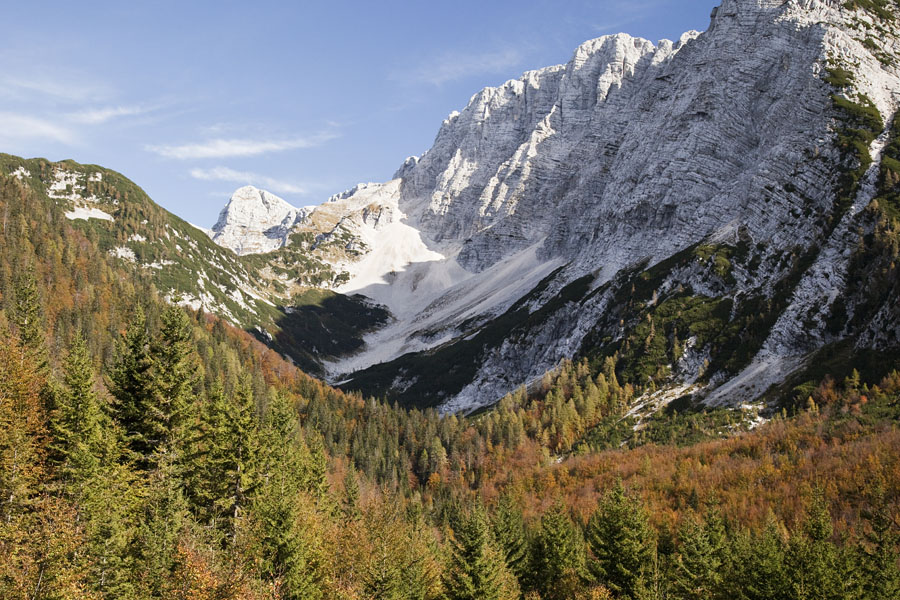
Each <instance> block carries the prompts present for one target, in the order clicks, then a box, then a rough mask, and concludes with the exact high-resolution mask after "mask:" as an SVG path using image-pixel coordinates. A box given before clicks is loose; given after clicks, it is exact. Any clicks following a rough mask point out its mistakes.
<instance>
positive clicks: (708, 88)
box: [311, 0, 900, 409]
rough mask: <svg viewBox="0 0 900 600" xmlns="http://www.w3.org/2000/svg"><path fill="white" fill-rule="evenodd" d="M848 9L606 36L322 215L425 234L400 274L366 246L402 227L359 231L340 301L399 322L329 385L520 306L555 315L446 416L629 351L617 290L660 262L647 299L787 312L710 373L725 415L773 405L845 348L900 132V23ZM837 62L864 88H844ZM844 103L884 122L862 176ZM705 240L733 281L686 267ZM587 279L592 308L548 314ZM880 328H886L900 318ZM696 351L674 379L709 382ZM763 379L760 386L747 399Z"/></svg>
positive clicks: (742, 12) (453, 399)
mask: <svg viewBox="0 0 900 600" xmlns="http://www.w3.org/2000/svg"><path fill="white" fill-rule="evenodd" d="M845 5H846V3H844V2H839V1H836V0H787V1H783V0H725V1H724V2H723V3H722V4H721V6H719V7H718V8H717V9H715V10H713V13H712V16H711V22H710V26H709V29H708V30H707V31H705V32H703V33H696V32H690V33H687V34H685V35H684V36H683V37H682V38H681V39H680V40H679V41H677V42H669V41H662V42H659V43H658V44H653V43H651V42H649V41H647V40H642V39H637V38H633V37H631V36H628V35H624V34H619V35H615V36H606V37H602V38H599V39H596V40H591V41H589V42H585V43H584V44H582V45H581V46H579V48H578V49H576V51H575V53H574V55H573V57H572V59H571V60H570V61H569V62H568V63H567V64H565V65H559V66H555V67H548V68H545V69H540V70H537V71H530V72H527V73H525V74H524V75H523V76H522V77H521V78H520V79H518V80H515V81H509V82H507V83H505V84H503V85H501V86H499V87H496V88H486V89H484V90H482V91H481V92H479V93H477V94H476V95H475V96H473V97H472V99H471V101H470V102H469V104H468V105H467V106H466V107H465V108H464V109H463V110H462V111H461V112H459V113H454V114H452V115H451V116H450V117H449V118H448V119H447V120H445V121H444V123H443V125H442V126H441V128H440V130H439V132H438V134H437V137H436V139H435V142H434V145H433V147H432V148H431V149H430V150H428V152H426V153H425V154H424V155H423V156H422V157H420V158H417V159H410V160H408V161H407V162H406V163H405V164H404V165H403V166H401V168H400V169H399V170H398V172H397V174H396V176H395V181H394V182H391V184H386V185H385V186H383V187H382V188H379V191H378V193H377V194H373V193H372V191H371V189H370V190H368V191H366V190H362V191H359V190H357V191H354V192H350V193H348V194H345V195H344V196H342V197H341V198H340V199H339V200H340V202H339V203H338V204H337V205H335V204H334V203H332V205H331V206H328V203H326V204H325V205H323V208H322V209H317V210H323V211H332V212H333V211H334V209H335V208H336V206H343V205H346V206H348V207H349V206H354V207H355V206H356V205H357V204H359V205H362V204H365V207H366V211H367V212H366V214H367V215H368V214H379V215H380V214H388V213H389V214H390V217H389V219H390V222H396V223H402V224H403V226H404V227H406V228H408V229H409V230H412V231H413V232H414V233H411V232H410V231H409V230H407V229H404V236H405V237H404V239H405V240H408V241H407V242H405V243H406V244H407V245H410V244H411V247H415V248H416V252H414V253H410V258H409V264H407V265H406V266H403V267H398V265H397V264H396V261H394V262H390V261H384V260H369V261H368V262H367V263H366V262H364V261H365V260H366V259H365V257H366V256H367V253H368V252H370V250H371V251H374V249H382V250H379V252H381V254H384V250H383V248H384V247H389V246H390V244H391V241H390V236H388V235H387V234H385V235H383V236H382V235H381V234H379V231H393V230H392V229H390V228H386V227H384V223H382V225H381V226H380V227H378V228H376V227H370V228H369V229H371V231H369V230H368V229H367V230H366V231H367V233H366V238H365V244H364V245H360V246H359V247H361V248H363V250H362V252H360V253H359V254H360V255H359V257H358V258H355V259H354V260H358V261H359V262H358V265H360V266H358V267H356V268H350V269H349V270H350V271H351V273H352V277H351V278H350V281H349V282H347V281H345V282H343V283H342V288H341V290H342V291H353V292H359V293H362V294H364V295H369V296H370V297H373V298H376V299H377V300H378V301H379V302H383V303H384V304H386V305H387V306H388V307H389V308H390V309H391V310H392V312H394V314H395V315H396V316H397V317H398V318H397V319H396V321H395V322H394V323H393V324H392V325H390V326H388V327H387V328H386V329H384V330H382V331H380V332H378V333H376V334H373V335H372V336H371V337H370V338H369V340H368V341H369V346H368V349H367V350H364V351H363V352H362V353H360V354H358V355H356V356H353V357H349V358H348V359H346V360H344V361H341V362H338V363H335V364H332V365H331V366H330V368H331V371H332V373H333V374H334V375H335V377H337V376H338V375H339V374H340V375H347V374H350V375H351V377H354V378H356V379H355V380H357V381H360V382H364V381H366V380H367V379H366V378H367V377H368V375H367V374H366V372H365V371H364V370H365V369H366V368H367V367H370V366H372V365H375V364H376V363H388V366H387V367H385V366H384V365H381V366H379V378H380V380H383V379H385V377H387V375H385V373H387V371H386V369H387V370H388V371H389V369H390V362H389V361H391V360H392V359H395V358H397V357H400V356H401V355H403V354H405V353H408V352H420V351H425V350H428V349H430V348H434V347H436V346H438V345H443V346H446V345H447V344H452V343H454V340H455V341H456V342H459V340H463V339H472V338H473V336H474V335H475V334H476V333H477V332H478V331H481V330H482V329H481V328H483V327H485V326H486V324H488V323H489V322H490V321H491V319H493V318H494V317H496V316H498V315H500V314H502V313H504V312H505V311H507V310H508V309H510V307H515V308H517V309H520V308H522V307H525V308H527V310H528V311H531V313H532V315H537V314H540V315H541V317H540V319H538V318H537V317H534V318H532V319H529V320H528V323H527V326H526V325H522V326H520V327H518V326H517V327H518V329H515V330H514V331H513V330H511V331H510V332H508V333H509V334H508V335H506V336H505V337H504V339H502V341H496V340H495V341H492V342H491V344H490V345H488V346H485V347H483V348H482V349H481V350H480V353H479V354H478V355H477V356H476V357H475V360H476V362H477V366H476V367H475V368H474V372H473V371H471V369H470V370H467V371H466V372H467V373H474V374H473V375H472V377H471V380H470V381H468V382H467V383H466V385H463V386H462V387H461V388H460V389H455V390H451V391H450V392H449V393H448V394H446V395H445V396H443V397H441V398H440V399H439V400H440V401H441V402H443V403H444V404H443V405H444V407H445V408H447V409H469V408H472V407H475V406H478V405H481V404H485V403H489V402H492V401H494V400H496V399H497V398H498V397H499V396H500V395H502V394H503V393H505V392H507V391H509V390H510V389H511V388H513V387H515V386H517V385H519V384H521V383H522V382H523V381H527V380H529V379H531V378H535V377H539V376H540V375H541V374H542V373H543V372H544V371H545V370H546V369H548V368H551V367H552V366H553V365H554V364H556V363H557V362H558V361H559V360H560V359H562V358H565V357H570V356H572V355H573V354H575V353H576V352H578V351H579V350H580V349H583V347H584V345H585V343H587V342H586V340H588V341H589V340H590V339H594V340H595V341H596V340H601V339H602V340H605V342H604V343H606V344H611V343H616V341H617V340H620V341H621V340H622V339H624V338H625V337H627V330H628V327H629V324H628V323H627V319H626V316H627V315H625V316H622V315H623V314H624V313H622V310H621V306H619V304H620V303H621V294H617V289H618V288H619V287H621V286H622V285H630V286H631V287H632V288H633V287H634V283H633V282H632V283H628V282H629V281H631V280H630V279H629V277H632V276H633V275H634V273H638V272H640V271H641V270H642V269H646V268H648V267H652V266H653V265H658V264H669V263H667V262H665V261H667V260H668V261H669V262H671V263H672V265H674V266H672V267H670V268H669V270H668V271H667V272H666V273H665V274H664V276H662V277H661V278H659V281H656V280H654V281H656V285H657V289H656V290H654V296H653V297H654V302H655V301H656V300H655V299H656V298H657V297H659V298H660V301H662V299H664V298H665V297H666V295H667V294H670V295H671V294H674V293H676V291H677V293H679V294H684V293H686V292H684V290H688V291H689V292H690V293H691V294H693V295H695V296H702V297H706V298H714V299H725V300H728V301H729V302H730V303H731V304H732V305H733V311H732V312H733V315H732V317H733V318H735V319H736V318H737V317H738V316H739V314H740V313H741V311H742V310H747V311H749V310H750V309H749V308H748V302H747V299H748V298H751V297H752V298H754V299H759V298H761V299H763V300H762V302H763V304H765V303H766V302H768V304H766V306H768V307H770V308H769V309H767V310H770V312H772V311H774V312H775V313H777V314H772V315H771V319H770V320H769V321H766V325H765V326H766V327H767V329H766V331H765V332H764V338H765V339H764V340H761V343H758V344H756V345H755V346H753V356H754V359H753V361H751V363H750V364H749V365H747V364H742V365H741V369H742V370H741V371H739V372H737V371H735V369H734V367H732V371H728V370H723V371H722V372H721V373H719V374H714V375H712V376H711V377H707V378H706V379H705V381H708V385H707V392H709V393H710V401H729V399H734V398H736V397H737V396H742V397H743V396H748V395H753V394H755V393H758V392H759V391H760V389H762V388H764V387H765V386H766V385H768V384H769V383H772V382H773V381H777V380H778V378H780V377H783V376H784V375H785V374H786V373H787V372H789V371H790V370H791V369H794V368H797V366H798V365H800V364H801V362H802V360H803V359H804V357H807V356H809V355H810V353H811V352H814V351H815V350H816V349H817V348H819V347H821V346H822V345H823V344H825V343H828V342H830V341H834V340H836V339H840V338H841V337H842V336H847V335H849V333H850V329H848V328H844V329H843V330H837V329H835V328H833V327H832V328H831V329H828V328H826V327H825V325H824V323H825V321H826V320H827V319H828V318H829V315H831V314H832V313H833V312H834V311H833V310H832V305H833V303H834V301H835V299H836V298H838V297H841V296H842V295H843V294H844V288H845V286H846V285H847V280H848V268H849V265H850V261H851V254H852V252H853V248H854V246H855V245H856V244H857V242H858V240H859V231H860V229H862V230H864V231H871V228H872V224H871V222H870V221H867V220H866V219H867V217H866V215H865V211H864V209H865V208H866V207H867V206H868V205H869V204H870V202H871V201H872V199H873V198H874V197H875V196H876V195H877V193H878V190H877V187H878V186H877V182H878V176H879V175H878V173H879V166H880V160H881V153H882V149H883V148H884V147H885V145H886V143H887V142H888V139H889V138H890V137H891V136H892V135H895V134H896V132H894V133H892V132H891V130H890V123H891V122H892V120H893V115H894V114H895V113H896V110H897V106H898V104H900V66H898V65H900V60H898V56H900V40H898V35H897V31H898V28H897V22H896V21H894V22H892V23H885V22H884V20H883V19H881V18H880V17H877V16H875V15H872V14H869V13H867V12H865V11H863V10H861V9H860V10H853V9H850V8H847V7H846V6H845ZM836 68H837V69H843V70H845V71H846V72H849V73H850V74H851V75H850V80H849V81H848V82H836V81H834V80H829V77H828V69H836ZM833 96H836V97H839V98H843V99H845V100H848V101H849V102H851V103H852V104H853V105H854V106H861V107H864V108H865V107H869V106H871V107H873V108H874V110H875V112H876V114H877V115H878V118H877V119H876V120H877V121H878V122H879V123H878V124H877V126H875V125H871V119H870V127H875V128H876V129H877V131H874V132H872V133H873V135H872V136H871V138H872V139H871V140H870V139H868V138H867V139H866V140H865V143H864V144H863V145H864V146H867V148H866V151H867V153H868V154H869V155H870V157H871V159H872V160H871V165H870V166H869V167H868V169H866V168H865V167H866V166H867V165H866V164H863V165H862V166H861V167H860V165H859V160H858V159H859V158H860V157H854V156H848V154H847V148H846V147H843V148H842V147H840V146H841V145H840V143H839V136H838V133H839V130H840V129H841V127H842V126H843V125H842V123H843V121H842V120H846V118H848V117H847V115H846V114H845V112H846V110H845V109H844V112H842V110H841V107H840V105H839V104H840V101H839V100H835V98H834V97H833ZM870 103H871V104H870ZM854 126H855V125H854ZM857 167H860V168H861V169H862V171H863V172H862V173H861V174H860V177H859V179H860V181H859V184H858V185H855V186H852V187H851V188H847V186H846V185H845V180H846V178H845V177H843V176H844V175H846V173H847V172H848V171H853V170H854V169H857ZM359 194H368V195H367V196H365V197H364V198H363V197H362V196H360V198H361V199H362V200H364V202H355V201H354V200H353V198H354V196H355V195H359ZM841 194H845V195H846V194H849V195H850V196H851V197H850V198H849V199H846V201H844V200H841V198H840V197H841ZM326 207H327V208H326ZM348 210H349V209H348ZM353 210H358V207H356V208H354V209H353ZM385 211H388V212H387V213H386V212H385ZM311 219H312V220H313V221H314V220H315V211H314V212H313V217H312V218H311ZM357 220H359V219H357ZM361 225H365V223H364V221H361V222H360V223H357V224H356V225H355V227H356V229H359V227H360V226H361ZM409 240H412V241H409ZM698 245H709V246H714V247H716V248H719V247H722V248H730V250H727V253H729V254H728V256H730V257H731V258H730V260H728V259H725V263H727V264H728V268H727V273H724V272H723V269H724V267H723V265H724V264H725V263H723V262H721V260H720V262H719V267H722V268H720V269H718V271H716V270H715V269H713V268H712V267H711V266H709V264H712V263H709V261H710V260H712V259H709V257H706V258H703V256H702V253H700V254H699V255H698V256H700V258H697V259H696V260H695V261H693V262H691V261H687V262H685V261H681V262H678V261H674V262H672V260H671V258H672V257H675V256H681V254H683V253H685V252H688V253H690V249H691V248H696V247H697V246H698ZM737 248H740V251H739V252H738V251H737V250H735V249H737ZM723 252H725V251H723ZM680 253H681V254H680ZM723 256H724V255H723ZM797 257H802V258H803V260H802V261H800V260H799V259H797ZM704 261H706V262H704ZM707 263H709V264H707ZM362 265H365V267H362ZM388 268H389V269H390V270H389V272H388ZM375 271H378V272H375ZM586 277H587V278H588V279H589V284H588V285H587V290H586V291H585V292H584V294H583V295H582V296H581V297H578V298H574V299H573V298H570V297H569V296H565V298H566V299H567V300H568V302H563V303H562V304H559V303H558V302H557V303H554V302H555V301H558V300H559V299H560V296H559V294H560V293H561V291H564V290H566V289H569V288H567V287H566V286H570V285H571V284H572V282H575V281H580V280H583V279H584V278H586ZM542 280H543V284H542V285H541V286H538V287H536V286H537V284H538V282H541V281H542ZM623 282H624V283H623ZM529 292H532V293H531V294H529ZM566 293H568V292H566ZM526 294H527V295H528V296H527V299H523V298H525V296H526ZM554 299H555V300H554ZM779 302H781V303H783V305H782V304H779ZM548 306H552V307H553V309H552V310H550V309H548V308H547V307H548ZM773 306H774V307H775V308H771V307H773ZM848 310H849V311H850V312H851V313H852V311H853V308H852V307H849V309H848ZM886 310H887V309H886ZM882 313H884V311H882ZM882 313H878V314H879V315H880V316H878V317H877V319H879V322H881V323H884V322H888V323H889V322H890V317H889V316H886V314H887V313H884V314H882ZM888 313H890V310H888ZM891 314H893V313H891ZM613 315H620V316H621V317H622V318H621V319H618V320H616V319H613V317H612V316H613ZM632 316H634V315H632ZM618 321H622V322H621V323H620V322H618ZM872 327H874V326H872ZM864 329H865V328H864ZM869 329H871V327H869ZM866 331H868V329H866ZM867 335H868V337H866V336H863V338H862V339H871V340H876V339H878V340H882V341H883V339H884V335H883V334H876V333H871V334H870V335H869V334H867ZM879 336H881V337H879ZM873 343H874V342H873ZM879 343H882V342H879ZM688 346H689V347H688V349H686V350H685V352H686V354H691V353H693V356H685V357H682V359H679V361H677V364H673V365H672V370H671V376H672V377H673V378H675V379H679V378H680V379H682V380H692V379H695V378H696V376H697V374H696V373H688V372H687V371H685V370H684V369H682V370H681V371H680V370H679V366H678V365H679V364H690V365H693V366H692V367H691V369H694V367H695V366H696V365H697V364H702V363H703V362H704V360H705V359H704V358H703V357H704V356H709V355H710V353H711V352H712V353H714V352H715V351H716V348H715V347H713V346H712V345H711V346H710V347H706V348H693V349H691V347H690V344H688ZM706 362H709V361H706ZM733 364H737V363H733ZM360 371H362V373H360ZM762 372H766V373H768V374H767V375H766V376H765V377H756V375H758V374H759V373H762ZM755 374H756V375H755ZM421 377H423V374H416V373H412V372H410V371H409V369H408V366H404V365H401V364H400V363H397V366H396V374H395V377H394V379H393V384H392V385H393V389H398V390H401V391H403V390H415V389H416V385H418V384H417V381H419V380H420V379H421ZM467 377H468V376H467ZM750 379H753V380H754V381H756V382H757V383H758V385H757V384H754V385H755V387H754V386H750V387H749V388H748V386H747V381H749V380H750ZM729 383H733V385H730V386H729ZM738 384H740V385H738ZM361 385H362V384H361ZM739 387H740V389H742V390H744V392H742V393H741V394H737V392H736V390H737V389H738V388H739ZM717 389H718V390H720V391H718V392H717V391H716V390H717ZM748 389H750V391H746V390H748ZM726 391H727V392H728V393H729V394H731V395H730V396H728V398H726V397H725V392H726ZM723 398H724V400H723Z"/></svg>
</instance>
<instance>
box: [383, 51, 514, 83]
mask: <svg viewBox="0 0 900 600" xmlns="http://www.w3.org/2000/svg"><path fill="white" fill-rule="evenodd" d="M522 59H523V56H522V54H521V52H519V50H516V49H514V48H507V49H504V50H498V51H494V52H485V53H479V54H466V53H460V52H450V53H446V54H443V55H441V56H438V57H437V58H435V59H433V60H431V61H428V62H426V63H423V64H420V65H418V66H416V67H415V68H413V69H410V70H407V71H398V72H396V73H394V74H393V76H392V78H393V79H395V80H399V81H405V82H407V83H427V84H430V85H435V86H440V85H443V84H445V83H449V82H451V81H458V80H460V79H463V78H465V77H469V76H472V75H483V74H486V73H487V74H489V73H500V72H503V71H506V70H508V69H511V68H512V67H515V66H516V65H519V64H521V63H522Z"/></svg>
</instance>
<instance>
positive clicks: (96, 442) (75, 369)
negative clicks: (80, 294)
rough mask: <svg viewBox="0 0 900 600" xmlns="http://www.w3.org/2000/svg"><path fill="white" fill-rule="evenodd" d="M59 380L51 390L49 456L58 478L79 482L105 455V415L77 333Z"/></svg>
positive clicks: (92, 373)
mask: <svg viewBox="0 0 900 600" xmlns="http://www.w3.org/2000/svg"><path fill="white" fill-rule="evenodd" d="M63 384H64V385H63V388H62V389H61V390H59V391H58V392H57V393H56V394H55V396H56V398H55V407H54V410H53V412H52V413H51V418H50V429H51V434H52V437H53V441H52V449H53V457H54V459H55V462H56V464H57V467H58V469H59V475H60V477H61V478H63V479H64V480H67V481H73V482H75V483H76V484H81V483H83V482H85V481H86V480H88V479H89V478H90V477H91V476H93V475H94V474H95V473H96V472H97V469H98V468H99V467H100V464H101V462H102V461H103V459H104V458H106V457H105V456H104V454H105V450H106V447H105V441H106V440H104V426H105V423H104V420H105V418H106V416H105V414H104V412H103V410H102V409H101V406H100V401H99V399H98V397H97V393H96V391H95V390H94V367H93V364H92V361H91V357H90V355H89V354H88V350H87V345H86V344H85V342H84V338H83V337H82V336H81V335H80V334H77V335H76V336H75V339H74V340H73V342H72V345H71V347H70V349H69V354H68V356H67V357H66V362H65V373H64V376H63Z"/></svg>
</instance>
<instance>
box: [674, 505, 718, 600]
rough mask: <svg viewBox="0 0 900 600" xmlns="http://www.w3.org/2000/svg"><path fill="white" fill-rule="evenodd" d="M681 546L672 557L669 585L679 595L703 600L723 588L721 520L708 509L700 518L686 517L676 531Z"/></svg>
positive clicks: (715, 513) (688, 599)
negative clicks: (670, 583) (673, 557)
mask: <svg viewBox="0 0 900 600" xmlns="http://www.w3.org/2000/svg"><path fill="white" fill-rule="evenodd" d="M679 537H680V539H681V547H680V549H679V553H678V555H677V557H676V560H675V574H674V577H673V581H672V588H673V590H674V592H675V593H676V595H677V597H678V598H683V599H685V600H701V599H703V600H706V599H709V598H717V597H719V595H720V594H721V591H722V574H723V567H724V566H725V557H726V551H725V548H726V545H725V542H726V540H725V531H724V525H723V523H722V520H721V518H720V516H719V514H718V512H717V511H716V510H715V509H711V510H710V511H709V512H708V513H707V516H706V518H705V519H703V521H702V522H697V521H695V520H689V521H687V522H686V523H685V524H684V525H683V526H682V528H681V530H680V532H679Z"/></svg>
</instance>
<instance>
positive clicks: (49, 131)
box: [0, 112, 75, 144]
mask: <svg viewBox="0 0 900 600" xmlns="http://www.w3.org/2000/svg"><path fill="white" fill-rule="evenodd" d="M0 137H2V139H7V140H9V139H14V140H25V139H45V140H53V141H56V142H62V143H64V144H71V143H72V142H73V141H74V139H75V136H74V134H73V133H72V132H71V131H69V130H68V129H67V128H65V127H61V126H59V125H57V124H55V123H53V122H51V121H47V120H45V119H41V118H38V117H32V116H30V115H23V114H18V113H11V112H0Z"/></svg>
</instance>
